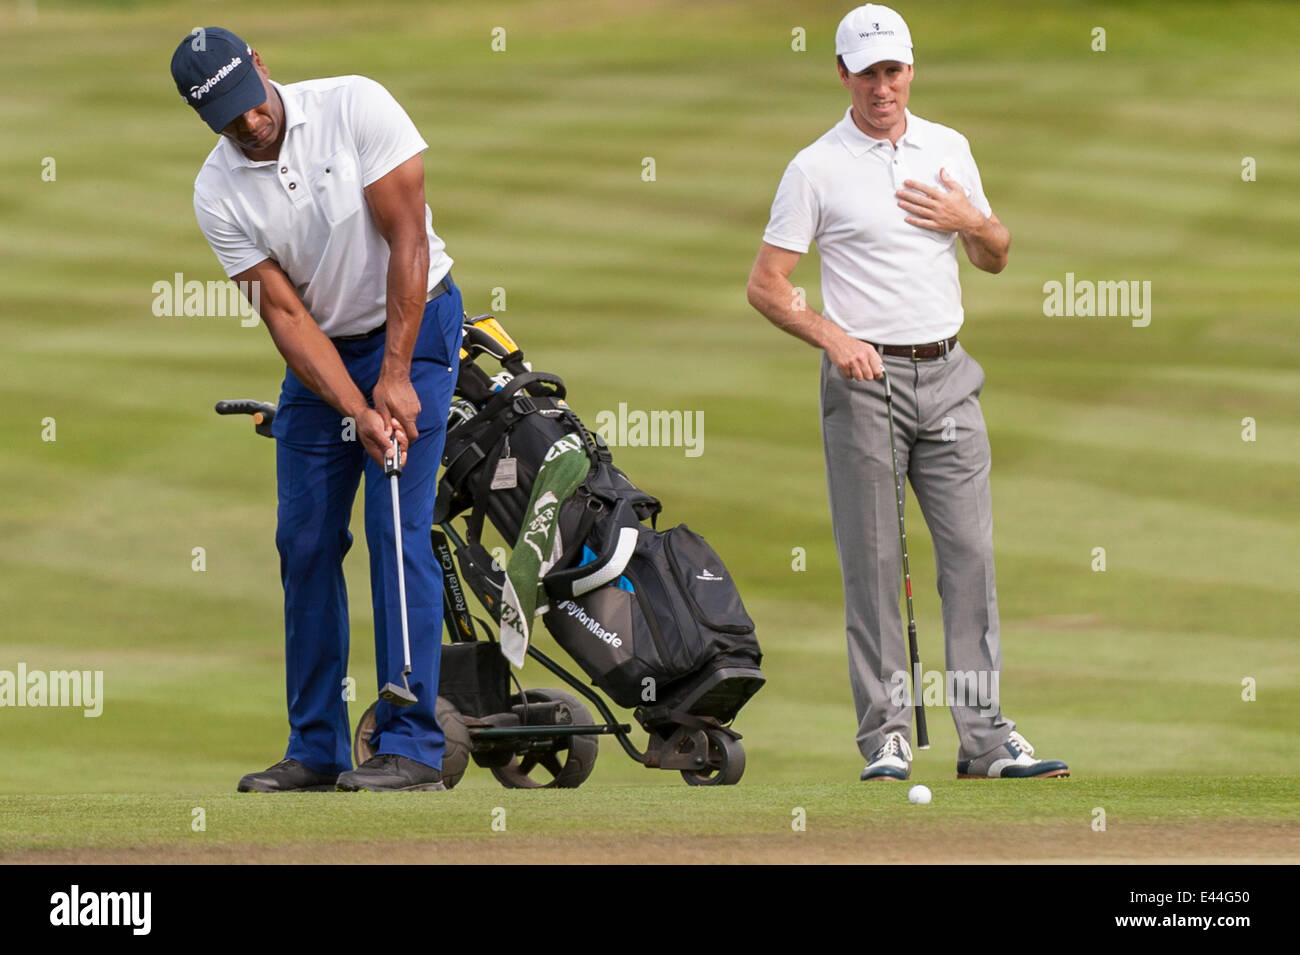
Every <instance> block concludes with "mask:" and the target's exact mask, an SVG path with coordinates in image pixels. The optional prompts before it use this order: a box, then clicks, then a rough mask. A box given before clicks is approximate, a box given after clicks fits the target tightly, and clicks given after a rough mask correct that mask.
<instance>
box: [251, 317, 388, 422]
mask: <svg viewBox="0 0 1300 955" xmlns="http://www.w3.org/2000/svg"><path fill="white" fill-rule="evenodd" d="M267 328H268V329H270V332H271V338H272V340H273V341H274V342H275V347H276V348H277V349H279V352H280V354H281V355H282V356H284V361H285V364H287V365H288V366H289V370H290V371H292V372H293V373H294V375H296V376H297V378H298V380H299V381H301V382H302V383H303V384H304V385H306V386H307V387H308V388H310V389H311V390H312V391H313V392H314V393H316V394H317V395H320V397H321V398H322V399H324V400H325V401H327V402H328V403H329V404H330V406H331V407H333V408H335V409H336V410H337V411H338V412H339V414H341V415H348V416H350V417H352V418H353V419H358V418H360V416H361V414H362V412H364V411H365V410H366V409H367V408H369V407H370V406H369V405H368V404H366V399H365V396H363V395H362V394H361V390H360V389H359V388H357V385H356V382H354V381H353V380H352V376H351V375H349V374H348V370H347V368H345V367H344V366H343V359H342V358H340V357H339V353H338V350H337V349H336V348H335V347H334V343H333V342H331V341H330V340H329V339H328V338H326V337H325V334H324V333H323V332H322V331H321V330H320V327H319V326H318V325H317V324H316V323H315V322H314V321H312V319H311V316H309V315H306V314H305V313H304V314H303V315H302V316H299V317H297V318H294V319H289V320H287V321H283V322H276V323H275V324H274V325H272V324H271V323H269V322H268V323H267Z"/></svg>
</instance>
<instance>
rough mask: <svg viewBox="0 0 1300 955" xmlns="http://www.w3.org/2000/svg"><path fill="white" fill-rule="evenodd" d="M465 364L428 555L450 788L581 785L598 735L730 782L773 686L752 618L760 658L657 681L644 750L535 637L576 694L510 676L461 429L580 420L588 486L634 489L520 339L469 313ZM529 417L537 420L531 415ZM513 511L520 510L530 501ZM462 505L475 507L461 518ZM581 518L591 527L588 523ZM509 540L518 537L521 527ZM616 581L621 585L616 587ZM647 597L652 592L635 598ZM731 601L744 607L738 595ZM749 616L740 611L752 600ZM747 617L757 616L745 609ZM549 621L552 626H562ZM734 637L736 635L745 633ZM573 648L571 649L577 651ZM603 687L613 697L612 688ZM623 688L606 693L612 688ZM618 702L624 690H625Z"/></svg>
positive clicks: (671, 765)
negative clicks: (759, 703)
mask: <svg viewBox="0 0 1300 955" xmlns="http://www.w3.org/2000/svg"><path fill="white" fill-rule="evenodd" d="M483 355H486V356H489V357H490V358H493V359H496V360H497V361H499V362H500V363H501V365H502V368H503V369H504V370H503V371H502V372H499V373H498V374H497V375H495V376H488V375H487V373H486V372H484V371H483V370H482V369H480V368H478V366H477V365H476V364H475V360H476V359H477V358H479V357H480V356H483ZM460 361H461V368H460V375H459V377H458V382H457V387H456V397H455V399H454V400H453V404H452V408H451V413H450V416H449V418H448V423H447V445H446V448H447V451H446V452H445V453H444V458H443V464H444V466H445V467H444V471H443V475H442V478H441V479H440V481H439V486H438V497H437V504H436V507H435V512H434V526H433V528H432V529H431V541H432V546H433V552H434V555H435V557H436V559H437V560H438V562H439V564H440V566H441V568H442V576H443V617H444V622H445V625H446V627H445V628H446V631H447V634H448V637H449V641H450V642H446V643H444V644H443V646H442V658H441V666H440V677H439V689H438V699H437V704H436V715H437V719H438V723H439V725H440V726H441V727H442V729H443V731H444V733H445V735H446V739H447V745H446V751H445V755H444V759H443V781H444V782H445V783H446V784H447V785H448V786H449V787H450V786H454V785H455V784H456V783H457V782H459V780H460V778H461V776H462V775H463V774H464V772H465V771H466V770H467V768H468V763H469V760H470V759H472V760H473V761H474V762H475V763H477V764H478V765H479V766H482V767H485V768H487V769H488V770H490V771H491V773H492V775H493V776H494V777H496V779H497V780H498V781H499V782H500V783H501V784H502V785H503V786H506V787H508V788H512V789H534V788H542V787H555V788H576V787H577V786H580V785H581V784H582V783H583V782H584V781H585V780H586V779H587V777H588V776H590V775H591V772H592V770H593V769H594V768H595V763H596V757H597V755H598V750H599V737H600V736H613V737H614V738H615V739H616V740H618V743H619V745H620V746H621V747H622V748H623V751H624V752H626V753H627V755H628V756H629V757H630V758H632V759H633V760H635V761H636V762H638V763H641V764H642V765H643V766H646V767H647V768H652V769H664V770H677V771H679V772H680V773H681V776H682V778H683V779H684V780H685V781H686V782H687V783H688V784H690V785H693V786H716V785H732V784H735V783H736V782H738V781H739V780H740V778H741V776H742V774H743V773H744V770H745V751H744V748H743V747H742V745H741V742H740V740H741V736H740V734H739V733H737V732H736V731H735V730H733V729H732V728H731V726H730V724H731V723H732V721H733V720H734V719H735V717H736V715H737V713H738V712H739V711H740V709H741V707H743V706H744V704H745V703H746V702H747V701H748V700H749V698H750V697H751V696H753V695H754V693H756V692H757V691H758V690H759V688H761V687H762V685H763V684H764V682H765V679H764V677H763V675H762V672H761V671H760V670H759V669H758V665H757V664H758V660H759V659H761V657H760V656H759V654H758V651H757V643H756V642H753V634H752V621H751V622H750V624H749V629H748V633H747V634H746V635H745V636H744V639H747V640H748V641H749V642H750V643H752V648H753V649H752V652H751V653H749V654H748V655H745V654H744V653H721V652H720V653H718V654H717V655H716V657H715V658H713V659H711V660H710V661H709V662H708V664H707V665H703V666H701V667H700V668H699V669H698V670H696V671H695V672H691V673H688V674H686V675H683V676H680V677H678V678H675V679H673V680H672V681H671V682H669V683H668V684H667V685H665V686H663V687H661V688H660V692H658V693H654V694H650V696H651V698H650V699H649V700H646V701H644V702H642V703H640V705H636V706H635V707H634V710H633V717H634V719H635V720H636V722H637V724H638V725H639V726H640V728H641V729H642V730H644V731H645V732H646V734H647V736H648V739H647V742H646V744H645V748H644V749H639V748H638V747H637V746H636V745H635V744H634V743H633V742H632V738H631V732H632V726H631V725H630V724H629V723H626V722H621V721H620V720H619V719H618V718H617V717H616V716H615V714H614V712H613V710H612V709H611V707H610V705H609V704H608V703H607V702H606V701H605V699H604V698H603V697H602V696H601V694H600V693H598V692H596V690H595V689H593V688H592V687H589V686H587V685H586V684H585V683H584V682H583V681H582V680H580V679H579V678H578V677H577V676H575V675H574V674H572V673H570V672H569V671H568V670H567V669H565V668H564V667H563V666H562V665H560V664H559V663H558V662H556V661H555V660H554V659H552V658H551V657H550V656H548V655H547V654H545V653H543V652H542V651H540V650H539V649H537V647H536V645H535V644H534V643H531V642H530V644H529V646H528V649H527V655H528V657H530V658H531V659H532V660H534V661H535V662H536V663H538V664H540V665H541V666H542V667H544V668H546V669H547V670H549V671H550V672H551V673H553V674H554V675H555V676H556V677H557V678H558V679H559V680H560V681H562V682H563V683H564V684H565V685H566V686H567V687H568V690H560V689H528V690H524V689H522V688H521V687H519V685H518V682H517V681H515V680H514V677H513V674H512V673H511V671H510V666H509V664H508V663H507V661H506V659H505V657H504V656H502V654H501V648H500V645H499V643H498V641H497V635H496V632H495V630H494V627H498V628H499V626H500V619H501V608H502V600H503V593H504V584H505V576H506V575H505V570H504V568H503V567H502V566H501V564H500V563H498V562H496V561H494V560H493V559H492V557H491V556H490V554H489V553H488V551H487V549H486V548H485V547H484V546H483V545H482V543H481V542H480V541H479V533H480V531H481V528H482V523H483V518H484V513H485V509H486V513H487V516H489V517H491V518H492V521H493V523H494V525H496V526H497V527H498V529H499V530H501V529H503V521H502V520H500V519H499V514H498V513H497V512H496V511H494V510H492V509H491V508H486V502H485V501H478V502H475V501H474V500H473V498H474V497H475V495H474V494H473V493H468V492H467V491H466V488H467V487H481V488H484V489H485V488H486V483H487V482H486V481H483V482H482V483H481V485H480V484H478V483H477V478H475V480H474V481H472V482H471V481H469V480H468V479H464V480H462V478H463V475H464V473H465V461H466V460H467V455H466V453H465V452H466V451H467V450H472V451H473V454H474V455H477V458H478V460H476V461H473V462H471V463H472V464H474V465H482V463H483V459H484V458H489V459H490V457H491V449H489V448H486V447H484V446H482V445H483V442H482V441H481V440H467V439H466V438H465V435H466V434H471V435H472V436H477V435H478V432H472V428H479V429H480V431H481V430H482V426H483V425H484V422H485V419H487V418H488V417H489V416H498V417H499V418H500V422H502V423H497V424H495V425H494V426H493V430H492V434H493V435H494V436H495V437H494V440H498V441H499V440H500V438H501V433H504V434H505V440H506V442H507V444H506V447H507V449H508V448H509V447H510V445H509V443H508V442H509V440H510V438H509V435H510V434H512V433H517V432H514V431H512V429H513V428H515V427H516V426H518V425H519V424H520V423H521V422H527V421H545V423H547V424H548V426H550V424H551V423H552V422H553V421H554V420H555V419H563V423H564V424H565V426H566V427H574V428H575V429H576V432H575V433H577V432H580V433H581V435H582V439H583V441H584V442H585V443H586V444H587V447H588V450H589V451H590V452H591V455H592V460H593V468H592V472H591V473H592V476H591V481H590V483H592V484H596V483H597V475H602V474H608V473H613V474H616V475H617V476H618V477H619V478H621V480H622V481H623V482H625V483H626V486H627V487H628V488H631V489H632V490H633V491H635V490H636V489H635V488H634V487H633V486H632V485H631V482H628V481H627V479H626V477H625V476H624V475H622V472H620V471H617V469H616V468H613V467H612V464H610V463H609V462H610V455H609V452H608V449H606V448H605V447H604V443H603V442H602V441H601V440H600V439H599V437H597V436H595V435H593V434H591V432H589V431H587V429H586V428H585V427H583V426H582V424H581V422H580V421H578V419H577V417H576V416H575V415H574V414H573V412H572V411H571V410H570V409H569V408H568V406H567V405H566V404H565V401H564V398H565V387H564V383H563V382H562V381H561V380H560V379H559V378H558V377H556V376H554V375H548V374H544V373H539V372H533V371H532V370H531V367H529V366H528V365H526V364H525V363H524V362H523V356H522V353H521V351H520V350H519V348H518V346H516V345H515V343H514V342H513V340H512V339H510V337H509V336H508V335H507V334H506V332H505V331H504V329H502V328H501V326H500V325H499V324H498V323H497V321H496V320H495V319H494V318H493V317H492V316H489V315H483V316H477V317H475V318H467V319H466V320H465V325H464V344H463V345H462V348H461V352H460ZM216 411H217V413H218V414H223V415H230V414H249V415H252V416H253V422H254V427H255V429H256V432H257V433H258V434H260V435H263V436H265V437H270V436H271V424H272V421H273V420H274V417H275V411H276V409H275V406H274V405H271V404H269V403H266V402H259V401H254V400H234V401H219V402H217V405H216ZM530 415H538V417H536V418H533V419H530V418H529V416H530ZM544 415H549V416H550V419H549V420H547V419H544V418H543V417H541V416H544ZM522 437H523V436H521V438H520V442H521V443H523V442H522ZM485 452H486V453H485ZM498 453H499V452H498ZM519 457H520V458H521V464H520V470H521V472H523V473H522V475H521V477H522V480H521V481H520V485H521V487H522V489H523V490H524V491H526V490H527V488H528V487H531V484H532V481H533V479H534V478H535V477H536V469H535V468H532V467H530V466H529V464H528V463H527V461H524V460H522V458H523V455H519ZM601 462H603V463H604V464H603V466H602V464H601ZM538 466H540V462H539V464H538ZM475 473H476V474H477V471H476V472H475ZM394 480H396V478H394ZM524 485H526V487H523V486H524ZM585 488H586V485H584V490H585ZM597 490H600V488H599V487H597ZM637 493H641V492H637ZM643 498H644V500H647V501H651V502H653V509H651V510H648V511H646V513H648V514H650V515H653V514H654V513H657V511H658V509H659V505H658V502H657V501H655V500H654V499H653V498H650V497H649V495H643ZM395 500H396V495H395ZM525 500H526V495H525ZM586 503H587V504H588V505H591V509H592V510H593V511H594V510H598V508H597V506H596V505H597V504H598V503H599V502H598V501H596V499H595V497H591V498H587V499H586ZM492 504H493V507H496V508H498V509H499V508H500V506H501V502H500V500H499V499H498V498H493V500H492ZM516 509H517V510H520V511H522V508H516ZM467 510H469V511H470V513H469V514H465V513H464V512H465V511H467ZM457 517H463V519H464V521H465V534H464V535H462V534H461V533H459V532H458V531H457V529H456V528H455V527H454V526H453V520H454V519H456V518H457ZM586 517H590V515H586ZM510 526H511V527H512V528H513V527H517V525H510ZM583 526H584V529H585V528H586V527H588V526H589V525H583ZM677 530H683V531H684V530H685V528H680V529H678V528H674V529H671V530H670V531H669V532H665V533H663V534H655V533H654V532H651V531H650V529H649V528H644V527H642V528H641V531H643V533H644V534H646V535H652V534H653V535H654V536H657V537H664V536H666V534H667V533H672V532H673V531H677ZM686 533H688V534H689V533H690V532H689V531H686ZM505 536H506V537H507V539H508V540H513V534H506V535H505ZM709 553H710V554H712V552H711V551H710V552H709ZM670 556H671V554H670ZM715 556H716V555H715ZM624 560H625V561H626V558H624ZM399 565H400V562H399ZM674 566H675V565H674ZM713 566H721V564H720V563H718V564H715V565H713ZM627 572H628V574H629V575H630V574H631V573H632V571H631V569H630V568H629V569H628V571H627ZM704 573H705V576H701V577H700V578H699V579H700V580H713V579H715V577H713V576H709V573H710V572H709V571H707V570H706V571H705V572H704ZM619 580H620V581H622V580H623V578H619ZM607 586H608V587H614V586H615V585H614V583H609V584H608V585H607ZM467 589H468V590H469V591H470V592H472V593H473V595H474V596H475V598H476V599H477V600H478V602H479V604H480V605H481V606H482V607H483V609H484V610H485V611H486V612H487V614H488V616H489V617H490V619H491V621H492V622H491V624H489V623H488V622H487V621H485V620H484V619H483V618H482V617H480V616H476V615H475V614H474V613H473V612H472V611H471V609H470V606H469V601H468V599H467V595H466V590H467ZM625 589H629V590H630V589H632V588H630V587H629V588H625ZM572 593H577V591H572ZM638 599H639V600H644V599H646V598H644V597H643V596H641V595H638ZM735 600H736V602H737V603H738V602H739V597H738V595H737V596H736V598H735ZM552 603H554V601H552ZM690 603H691V605H692V606H694V607H695V608H696V610H698V609H699V605H698V603H696V602H694V601H693V600H692V601H691V602H690ZM642 609H645V608H644V606H643V607H642ZM740 613H741V614H742V615H743V607H741V608H740ZM547 619H548V625H549V623H550V620H551V618H550V617H549V616H548V618H547ZM702 619H703V618H702ZM744 619H745V620H748V618H747V617H745V618H744ZM629 629H630V628H629ZM723 629H724V630H725V632H727V633H731V634H743V633H744V629H743V628H740V627H733V628H725V627H724V628H723ZM552 630H553V635H555V632H554V631H555V628H554V627H553V628H552ZM654 636H655V641H656V644H657V645H658V644H660V643H661V642H662V641H663V640H664V639H665V638H664V637H663V635H662V634H661V633H660V632H659V630H657V629H656V630H655V633H654ZM629 637H630V633H629ZM730 639H732V640H736V641H739V640H742V637H732V638H730ZM557 640H559V637H558V636H557ZM566 649H570V652H571V653H572V650H573V647H572V646H569V647H566ZM724 649H725V650H728V651H731V650H735V649H737V647H735V646H724ZM740 649H745V648H743V647H741V648H740ZM579 662H580V663H583V665H584V669H587V670H588V675H592V673H593V672H594V671H593V668H592V667H591V666H588V665H587V664H586V663H585V662H584V661H583V660H582V659H580V658H579ZM512 681H514V683H515V687H516V689H515V692H513V693H512V692H510V684H511V682H512ZM390 688H392V689H394V690H397V691H400V687H394V686H393V685H392V684H389V686H388V687H386V688H385V689H386V690H389V689H390ZM604 688H605V689H606V692H610V688H609V687H608V686H604ZM569 691H572V692H569ZM398 695H399V696H400V692H399V693H398ZM614 695H615V694H614V693H611V697H613V696H614ZM622 697H623V699H624V700H627V699H628V696H627V692H626V691H624V692H623V694H622ZM385 699H390V700H393V697H392V696H390V695H388V694H387V693H386V694H385ZM394 702H396V701H395V700H394ZM587 704H590V706H591V707H592V708H594V710H595V711H596V712H597V713H598V714H599V717H600V720H599V721H597V720H596V719H595V718H593V716H592V712H591V709H589V708H588V705H587ZM398 705H400V703H398ZM377 706H378V702H376V703H372V704H371V705H370V706H369V707H368V708H367V709H366V711H365V712H364V713H363V714H362V716H361V719H360V720H358V722H357V728H356V733H355V736H354V739H353V758H354V760H355V762H356V764H357V765H360V764H362V763H363V762H365V761H366V760H367V759H368V758H370V756H372V755H373V753H374V750H373V748H372V744H371V736H372V734H373V732H374V730H375V722H376V707H377Z"/></svg>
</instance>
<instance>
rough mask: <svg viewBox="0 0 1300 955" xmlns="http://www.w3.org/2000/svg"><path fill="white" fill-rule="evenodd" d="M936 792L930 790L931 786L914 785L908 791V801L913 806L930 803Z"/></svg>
mask: <svg viewBox="0 0 1300 955" xmlns="http://www.w3.org/2000/svg"><path fill="white" fill-rule="evenodd" d="M933 798H934V794H933V793H931V792H930V787H929V786H913V787H912V788H911V789H909V790H908V791H907V801H908V802H910V803H911V804H912V805H913V806H925V805H928V804H929V802H930V800H931V799H933Z"/></svg>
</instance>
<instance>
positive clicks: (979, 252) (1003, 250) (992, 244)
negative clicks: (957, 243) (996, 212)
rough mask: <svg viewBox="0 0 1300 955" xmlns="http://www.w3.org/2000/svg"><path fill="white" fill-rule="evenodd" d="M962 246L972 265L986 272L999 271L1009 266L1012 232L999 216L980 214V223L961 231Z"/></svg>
mask: <svg viewBox="0 0 1300 955" xmlns="http://www.w3.org/2000/svg"><path fill="white" fill-rule="evenodd" d="M960 235H961V242H962V246H963V247H964V248H965V249H966V256H967V257H968V258H969V259H970V261H971V265H973V266H975V268H977V269H981V270H982V271H985V272H993V273H998V272H1001V271H1002V270H1003V269H1005V268H1006V267H1007V253H1008V252H1009V251H1010V249H1011V232H1010V230H1008V229H1007V227H1006V226H1004V225H1003V224H1002V223H1001V222H999V221H998V219H997V216H984V215H981V216H980V221H979V223H978V224H977V225H976V226H974V227H973V228H970V229H963V230H962V231H961V233H960Z"/></svg>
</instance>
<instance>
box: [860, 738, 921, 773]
mask: <svg viewBox="0 0 1300 955" xmlns="http://www.w3.org/2000/svg"><path fill="white" fill-rule="evenodd" d="M911 774H912V747H910V746H908V745H907V740H905V739H903V734H902V733H890V734H889V735H888V736H887V737H885V742H884V744H883V745H882V746H881V747H880V749H878V750H876V751H875V752H874V753H872V754H871V759H869V760H868V761H867V765H866V768H864V769H863V770H862V778H863V779H906V778H907V777H908V776H910V775H911Z"/></svg>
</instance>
